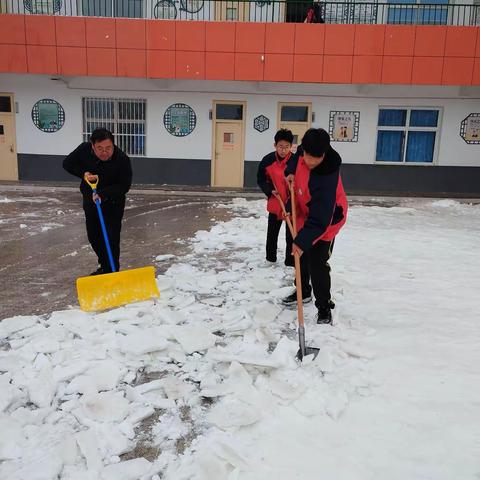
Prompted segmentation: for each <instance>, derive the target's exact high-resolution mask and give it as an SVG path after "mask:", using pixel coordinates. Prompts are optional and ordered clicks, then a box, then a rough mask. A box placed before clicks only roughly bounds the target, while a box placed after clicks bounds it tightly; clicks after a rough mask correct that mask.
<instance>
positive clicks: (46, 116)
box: [32, 98, 65, 133]
mask: <svg viewBox="0 0 480 480" xmlns="http://www.w3.org/2000/svg"><path fill="white" fill-rule="evenodd" d="M32 120H33V123H34V124H35V126H36V127H37V128H38V129H39V130H41V131H42V132H46V133H54V132H57V131H58V130H60V129H61V128H62V127H63V124H64V123H65V111H64V110H63V107H62V106H61V105H60V104H59V103H58V102H57V101H55V100H52V99H50V98H44V99H42V100H39V101H38V102H37V103H36V104H35V105H34V106H33V108H32Z"/></svg>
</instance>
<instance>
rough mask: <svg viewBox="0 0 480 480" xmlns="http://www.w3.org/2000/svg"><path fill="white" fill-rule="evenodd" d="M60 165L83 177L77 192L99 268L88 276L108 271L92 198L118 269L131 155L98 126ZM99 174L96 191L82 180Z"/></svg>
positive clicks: (129, 183) (129, 178)
mask: <svg viewBox="0 0 480 480" xmlns="http://www.w3.org/2000/svg"><path fill="white" fill-rule="evenodd" d="M63 168H64V169H65V170H66V171H67V172H69V173H71V174H72V175H75V176H76V177H79V178H81V179H82V182H81V183H80V191H81V192H82V195H83V210H84V211H85V222H86V226H87V236H88V240H89V242H90V245H91V246H92V248H93V250H94V251H95V253H96V254H97V257H98V263H99V265H100V267H99V268H98V269H97V270H96V271H94V272H93V273H92V274H91V275H99V274H103V273H109V272H111V271H112V270H111V267H110V262H109V260H108V254H107V249H106V246H105V240H104V238H103V234H102V229H101V225H100V220H99V218H98V212H97V207H96V205H95V200H97V199H99V200H100V202H101V207H102V213H103V216H104V219H105V226H106V229H107V233H108V238H109V240H110V248H111V250H112V256H113V261H114V262H115V269H116V271H117V272H118V270H119V269H120V231H121V228H122V218H123V212H124V209H125V194H126V193H127V192H128V190H129V189H130V186H131V184H132V167H131V164H130V158H128V156H127V155H126V154H125V153H124V152H122V150H120V149H119V148H118V147H117V146H116V145H114V138H113V134H112V133H111V132H110V131H108V130H106V129H104V128H98V129H97V130H95V131H94V132H93V133H92V135H91V137H90V142H85V143H82V144H81V145H79V146H78V147H77V148H76V149H75V150H74V151H73V152H72V153H70V155H68V156H67V157H66V158H65V160H64V161H63ZM97 176H98V186H97V193H96V194H94V193H93V192H92V189H91V187H90V186H89V185H88V184H87V182H86V181H85V178H87V179H88V180H89V181H90V182H92V181H95V180H96V178H97Z"/></svg>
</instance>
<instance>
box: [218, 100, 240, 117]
mask: <svg viewBox="0 0 480 480" xmlns="http://www.w3.org/2000/svg"><path fill="white" fill-rule="evenodd" d="M215 118H216V119H217V120H242V119H243V105H241V104H240V105H236V104H233V103H217V105H216V108H215Z"/></svg>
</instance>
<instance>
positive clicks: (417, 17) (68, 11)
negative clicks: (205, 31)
mask: <svg viewBox="0 0 480 480" xmlns="http://www.w3.org/2000/svg"><path fill="white" fill-rule="evenodd" d="M407 1H408V0H407ZM419 1H423V0H419ZM440 1H445V0H439V2H440ZM404 2H405V0H392V1H391V2H390V3H380V2H363V1H344V2H328V1H325V2H323V1H322V2H317V3H316V5H317V7H316V12H317V13H318V15H317V17H320V22H321V23H322V22H324V23H337V24H400V25H470V26H477V25H480V5H471V4H470V5H467V4H464V5H459V4H455V5H453V4H447V3H431V4H427V3H404ZM313 5H314V3H313V2H312V1H307V0H257V1H255V0H228V1H227V0H225V1H219V0H0V13H20V14H27V15H31V14H33V15H36V14H44V15H68V16H93V17H115V18H147V19H159V20H161V19H166V20H209V21H236V22H294V23H302V22H304V21H305V19H306V17H307V12H308V10H309V9H310V8H311V7H312V6H313Z"/></svg>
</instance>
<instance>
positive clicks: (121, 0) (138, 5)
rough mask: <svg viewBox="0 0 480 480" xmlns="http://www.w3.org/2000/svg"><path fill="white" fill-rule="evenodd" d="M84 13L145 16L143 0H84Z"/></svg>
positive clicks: (132, 16)
mask: <svg viewBox="0 0 480 480" xmlns="http://www.w3.org/2000/svg"><path fill="white" fill-rule="evenodd" d="M82 13H83V15H89V16H93V17H126V18H143V17H144V15H143V0H103V1H101V2H99V1H98V0H82Z"/></svg>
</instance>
